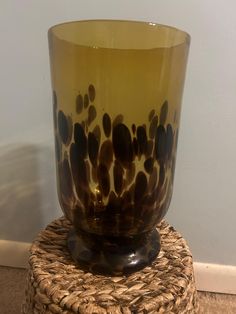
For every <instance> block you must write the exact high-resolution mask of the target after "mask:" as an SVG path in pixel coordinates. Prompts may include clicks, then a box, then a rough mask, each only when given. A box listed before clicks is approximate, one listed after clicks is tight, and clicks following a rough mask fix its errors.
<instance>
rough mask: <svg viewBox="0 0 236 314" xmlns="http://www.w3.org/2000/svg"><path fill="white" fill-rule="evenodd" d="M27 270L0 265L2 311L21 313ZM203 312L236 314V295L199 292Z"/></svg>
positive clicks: (0, 304)
mask: <svg viewBox="0 0 236 314" xmlns="http://www.w3.org/2000/svg"><path fill="white" fill-rule="evenodd" d="M25 277H26V270H24V269H19V268H10V267H0V313H1V314H20V307H21V302H22V299H23V296H24V285H25ZM199 301H200V307H201V311H200V313H201V314H236V295H226V294H216V293H208V292H199Z"/></svg>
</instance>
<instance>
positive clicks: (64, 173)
mask: <svg viewBox="0 0 236 314" xmlns="http://www.w3.org/2000/svg"><path fill="white" fill-rule="evenodd" d="M59 177H60V189H61V193H62V196H63V198H65V199H66V201H67V202H69V201H70V199H71V197H73V188H72V177H71V171H70V165H69V162H68V159H64V160H63V162H62V164H61V166H60V167H59Z"/></svg>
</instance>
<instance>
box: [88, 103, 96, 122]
mask: <svg viewBox="0 0 236 314" xmlns="http://www.w3.org/2000/svg"><path fill="white" fill-rule="evenodd" d="M96 116H97V111H96V108H95V107H94V106H89V108H88V125H90V124H91V123H92V122H93V120H94V119H95V118H96Z"/></svg>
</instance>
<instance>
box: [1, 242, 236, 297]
mask: <svg viewBox="0 0 236 314" xmlns="http://www.w3.org/2000/svg"><path fill="white" fill-rule="evenodd" d="M30 245H31V244H30V243H24V242H15V241H7V240H0V265H3V266H11V267H21V268H26V267H27V266H28V252H29V248H30ZM194 272H195V278H196V284H197V289H198V290H201V291H211V292H219V293H230V294H236V266H229V265H217V264H207V263H198V262H195V263H194Z"/></svg>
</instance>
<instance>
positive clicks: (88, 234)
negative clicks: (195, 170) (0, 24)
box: [49, 20, 189, 275]
mask: <svg viewBox="0 0 236 314" xmlns="http://www.w3.org/2000/svg"><path fill="white" fill-rule="evenodd" d="M188 48H189V36H188V35H187V34H186V33H184V32H182V31H179V30H177V29H174V28H171V27H167V26H161V25H158V24H154V23H140V22H128V21H106V20H105V21H102V20H101V21H99V20H97V21H80V22H71V23H65V24H61V25H57V26H54V27H52V28H51V29H50V30H49V50H50V64H51V77H52V89H53V115H54V131H55V152H56V170H57V184H58V187H57V188H58V196H59V201H60V205H61V207H62V210H63V212H64V214H65V216H66V217H67V218H68V219H69V220H70V221H71V223H72V225H73V228H72V230H71V233H70V235H69V237H68V247H69V250H70V252H71V254H72V256H73V258H74V259H75V260H76V261H77V262H78V263H79V264H80V265H81V266H82V267H84V268H86V269H88V270H90V271H93V272H99V273H105V274H115V275H117V274H125V273H130V272H132V271H135V270H138V269H140V268H142V267H144V266H146V265H148V264H149V263H151V262H152V261H153V260H154V259H155V258H156V256H157V255H158V252H159V249H160V241H159V237H158V233H157V231H156V229H155V228H156V224H157V223H158V222H159V221H160V220H161V219H162V218H163V216H164V215H165V213H166V212H167V210H168V206H169V203H170V200H171V195H172V190H173V178H174V168H175V159H176V147H177V139H178V128H179V121H180V108H181V99H182V92H183V86H184V78H185V69H186V62H187V55H188Z"/></svg>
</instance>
